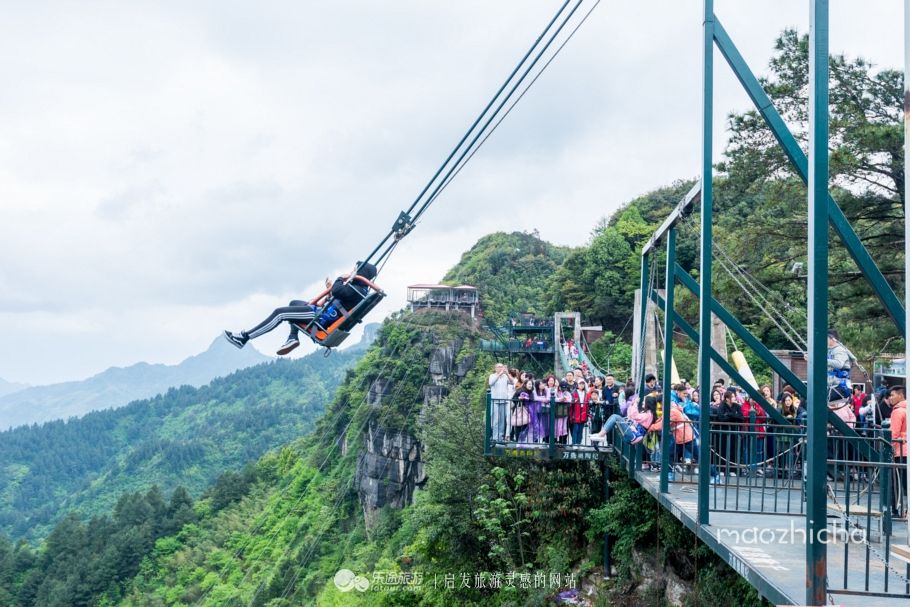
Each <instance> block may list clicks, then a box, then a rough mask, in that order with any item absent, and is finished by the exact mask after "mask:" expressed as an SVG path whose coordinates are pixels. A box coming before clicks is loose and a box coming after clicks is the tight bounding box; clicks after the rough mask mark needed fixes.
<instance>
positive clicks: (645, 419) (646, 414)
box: [591, 396, 657, 444]
mask: <svg viewBox="0 0 910 607" xmlns="http://www.w3.org/2000/svg"><path fill="white" fill-rule="evenodd" d="M656 408H657V400H656V399H655V398H654V396H646V397H645V400H644V402H643V403H642V410H641V411H638V409H637V407H635V405H634V403H633V404H632V405H631V406H630V407H629V417H623V416H622V415H619V414H618V413H614V414H613V415H611V416H610V417H609V419H607V423H605V424H604V427H603V429H601V431H600V432H598V433H597V434H592V435H591V441H592V442H593V441H597V442H603V441H606V442H607V444H612V433H613V428H615V427H616V426H617V425H618V426H619V427H620V428H621V429H622V432H623V435H624V436H628V433H629V432H630V431H631V430H632V424H633V423H635V424H638V425H639V426H641V427H642V428H648V427H650V426H651V424H652V423H653V421H654V412H655V410H656Z"/></svg>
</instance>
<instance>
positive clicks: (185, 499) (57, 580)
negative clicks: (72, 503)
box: [0, 487, 196, 607]
mask: <svg viewBox="0 0 910 607" xmlns="http://www.w3.org/2000/svg"><path fill="white" fill-rule="evenodd" d="M195 520H196V515H195V513H194V511H193V503H192V500H191V499H190V498H189V494H188V493H187V492H186V490H185V489H183V488H182V487H178V488H177V489H176V490H175V491H174V493H173V494H172V495H171V498H170V500H169V501H165V499H164V496H163V495H162V494H161V491H160V490H159V489H158V487H152V488H151V489H149V490H148V492H146V493H145V494H142V493H130V494H124V495H123V496H121V497H120V499H119V500H118V501H117V505H116V507H115V509H114V512H113V515H112V516H110V517H107V516H104V517H95V518H93V519H91V520H90V521H88V522H87V523H85V522H83V521H82V520H81V519H80V518H79V517H78V516H77V515H75V514H69V515H67V516H66V517H64V518H63V519H62V520H61V521H60V523H58V524H57V526H56V527H54V530H53V531H52V532H51V533H50V535H48V537H47V541H46V542H45V545H44V549H43V550H42V551H41V552H40V553H34V552H32V551H31V550H30V548H29V547H28V546H27V545H26V544H25V543H24V542H20V543H19V544H17V545H15V546H12V545H11V544H10V543H9V542H8V541H3V542H0V596H3V597H6V599H7V600H6V601H4V602H3V604H4V605H18V606H19V607H31V606H32V605H35V606H39V605H40V606H42V607H44V606H54V607H56V606H59V607H81V606H86V607H88V606H90V605H95V604H98V605H113V604H115V603H116V602H117V601H119V599H120V597H121V596H122V591H123V588H124V584H128V583H129V582H130V580H131V578H132V577H133V576H135V575H136V574H137V573H138V572H139V570H140V567H141V564H142V562H143V559H144V558H145V557H146V555H147V554H149V553H150V552H151V551H152V550H153V549H154V551H155V553H156V554H170V553H172V552H174V550H176V547H177V545H178V544H179V540H178V539H177V538H174V537H169V536H170V534H173V533H176V532H177V531H179V530H180V529H181V528H182V527H183V526H184V525H188V524H191V523H193V522H194V521H195Z"/></svg>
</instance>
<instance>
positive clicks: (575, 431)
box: [569, 379, 591, 445]
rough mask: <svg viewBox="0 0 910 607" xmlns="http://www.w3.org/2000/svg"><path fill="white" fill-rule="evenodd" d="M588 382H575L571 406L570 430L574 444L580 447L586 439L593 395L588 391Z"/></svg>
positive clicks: (581, 380)
mask: <svg viewBox="0 0 910 607" xmlns="http://www.w3.org/2000/svg"><path fill="white" fill-rule="evenodd" d="M587 386H588V384H587V382H586V381H585V380H583V379H579V380H578V381H577V382H575V390H573V391H572V404H571V405H570V406H569V430H570V431H571V433H572V444H573V445H580V444H581V441H582V438H583V437H584V430H585V424H587V423H588V408H589V405H590V401H591V395H590V394H589V393H588V390H587Z"/></svg>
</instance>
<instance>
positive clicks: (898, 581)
mask: <svg viewBox="0 0 910 607" xmlns="http://www.w3.org/2000/svg"><path fill="white" fill-rule="evenodd" d="M808 5H809V9H810V15H811V19H810V34H809V53H810V73H809V79H808V85H809V132H808V138H809V152H808V154H806V153H804V152H803V150H802V149H801V148H800V146H799V144H798V142H797V139H796V137H795V136H794V135H793V133H792V132H791V131H790V130H789V128H788V127H787V125H786V124H785V122H784V120H783V119H782V117H781V115H780V113H779V112H778V110H777V108H775V106H774V104H773V103H772V101H771V99H770V97H769V96H768V94H767V93H766V91H765V90H764V89H763V87H762V85H761V82H760V81H759V79H758V78H757V77H756V76H755V74H754V73H753V72H752V70H751V68H750V67H749V65H748V64H747V62H746V61H745V60H744V58H743V56H742V55H741V54H740V52H739V50H738V49H737V46H736V44H735V43H734V41H733V39H732V38H731V37H730V35H729V34H728V33H727V31H726V29H725V28H724V26H723V23H722V20H721V19H720V17H719V16H718V15H717V14H716V13H715V10H714V0H704V13H703V38H702V45H703V61H702V80H701V84H702V87H701V94H702V115H701V122H702V127H703V128H702V137H701V154H700V160H701V164H700V179H699V180H698V182H697V183H696V184H695V185H694V186H693V187H692V189H691V190H690V191H689V192H688V193H687V194H686V195H685V196H684V197H683V198H682V199H681V200H679V202H678V204H677V205H676V207H675V209H674V210H673V211H672V212H671V213H670V215H669V216H667V217H666V219H665V220H664V222H663V223H662V225H661V226H660V227H659V228H658V229H657V231H655V232H654V234H653V236H652V237H651V238H650V240H649V241H648V242H647V244H646V245H645V247H644V248H643V250H642V252H641V285H640V291H641V294H642V301H644V302H653V303H654V304H655V305H656V306H657V307H658V309H659V310H660V311H661V313H662V316H663V326H662V327H661V329H662V331H661V332H662V334H663V335H664V336H665V339H664V340H663V344H662V364H661V367H660V368H659V369H658V375H659V376H660V378H661V380H662V383H663V385H664V386H665V389H664V390H663V399H664V400H663V411H665V412H667V411H669V410H670V407H671V390H670V389H669V385H670V378H671V377H672V367H671V365H672V361H673V347H674V340H673V339H672V338H669V337H668V336H672V335H674V333H678V332H681V333H682V334H683V335H685V336H686V337H687V338H688V339H689V340H691V341H692V343H693V344H695V345H696V346H697V349H698V377H697V385H698V386H699V390H700V393H699V396H700V401H701V403H705V404H707V403H710V402H711V396H712V395H711V390H712V383H713V379H714V377H713V376H712V365H713V366H714V368H717V369H720V371H721V372H722V373H724V374H726V375H727V376H728V377H729V378H731V380H732V381H733V382H735V383H736V384H737V385H738V386H740V387H742V388H743V389H745V390H746V392H747V393H748V394H749V396H750V397H751V398H752V399H754V400H755V402H757V403H759V404H760V405H761V406H762V407H763V408H764V413H765V415H766V416H767V421H764V422H762V423H759V422H758V421H757V420H756V419H755V416H754V413H753V414H752V417H751V418H750V419H749V420H747V422H746V423H744V424H724V423H720V422H716V421H713V420H711V418H710V416H708V415H701V416H700V417H699V419H698V420H697V421H693V422H687V423H690V424H691V426H692V430H693V431H694V432H695V434H696V435H697V436H699V437H700V439H699V440H698V441H696V443H697V448H696V449H695V451H694V452H693V453H691V454H690V455H691V457H689V458H686V459H685V463H684V464H683V465H681V466H676V467H674V466H672V465H671V453H672V452H673V451H674V447H673V445H672V444H671V442H670V441H671V435H672V432H671V425H670V424H671V420H670V415H668V414H665V415H663V416H662V420H663V421H662V423H663V426H662V429H661V433H660V445H659V448H658V449H657V451H658V452H659V453H660V458H661V460H660V462H659V464H660V465H659V472H655V471H651V470H648V469H645V468H644V467H643V466H642V454H643V447H642V445H641V444H640V443H639V444H634V445H633V444H629V443H626V442H624V441H623V438H622V434H621V432H620V431H619V429H616V430H615V431H614V434H613V436H611V437H609V440H608V443H607V444H598V443H596V442H592V441H591V440H590V437H589V436H584V437H583V439H582V441H581V442H580V443H579V444H563V443H560V442H559V441H558V438H557V432H556V418H557V417H558V416H559V415H560V413H558V412H557V407H559V403H557V402H556V401H555V400H553V401H551V402H550V406H549V411H550V412H552V413H556V414H555V415H549V416H548V418H547V423H548V424H549V428H548V430H549V431H548V432H546V433H544V434H545V436H544V440H541V439H540V438H539V437H538V438H537V440H534V441H524V442H519V441H516V440H515V439H514V437H511V436H509V435H508V433H507V432H506V431H505V428H497V427H496V424H494V420H499V419H503V417H502V416H501V415H500V416H496V415H494V410H495V409H496V407H501V406H504V405H505V403H497V402H496V401H495V400H493V399H491V398H488V405H487V423H486V428H487V429H486V436H485V450H486V453H487V454H488V455H490V456H494V457H509V458H524V459H535V460H557V459H558V460H606V459H609V458H617V459H618V461H619V462H620V463H621V465H622V466H623V468H624V469H625V470H626V471H627V473H628V474H629V475H630V476H631V477H633V478H634V479H635V480H636V481H638V483H639V484H640V485H641V486H642V487H643V488H644V489H645V490H647V492H648V493H649V494H650V495H651V496H652V497H653V498H654V499H655V500H656V501H657V502H659V503H660V505H661V506H662V507H663V508H665V509H666V510H667V511H669V512H670V513H672V515H673V516H675V517H676V518H677V519H679V520H680V521H681V522H682V523H683V524H684V525H686V527H688V528H689V529H690V530H691V531H692V532H693V533H694V534H695V535H697V536H698V538H699V539H700V540H701V541H702V542H704V543H705V544H706V545H707V546H708V547H710V548H711V549H712V550H713V551H714V552H715V553H717V554H718V555H719V556H720V557H721V558H722V559H724V560H725V561H726V562H727V563H729V565H730V566H731V567H732V568H733V569H734V570H735V571H736V572H737V573H739V574H740V575H741V576H743V577H744V578H745V579H746V580H748V581H749V582H750V583H751V584H752V585H753V586H754V587H755V588H756V589H757V590H758V591H759V592H760V593H761V595H762V596H764V597H765V598H766V599H767V600H769V601H771V602H772V603H774V604H777V605H789V604H801V605H827V604H843V605H891V604H894V605H897V604H910V603H908V599H910V546H908V543H910V537H908V531H910V530H908V526H907V521H906V518H898V517H896V516H894V515H893V513H892V510H893V508H892V504H893V503H894V502H895V500H896V499H897V498H899V497H900V496H899V495H898V492H899V490H900V483H901V481H902V479H906V478H908V471H907V466H906V464H905V463H896V461H895V458H894V453H893V446H894V441H893V440H892V438H893V437H891V435H890V431H889V429H888V428H887V426H886V427H884V428H877V429H873V430H870V431H864V432H858V431H857V429H855V428H854V427H852V426H850V425H848V424H847V423H845V422H844V421H843V419H841V417H839V416H838V415H837V414H836V413H835V412H834V411H832V410H831V409H830V408H829V406H828V390H829V388H828V381H827V379H828V378H827V366H826V358H827V329H828V326H829V315H828V303H829V302H828V291H829V289H828V286H829V283H828V271H829V270H828V265H829V263H828V262H829V248H830V243H829V233H828V230H829V226H830V228H832V230H833V232H834V234H836V236H837V238H838V239H839V241H840V244H841V245H842V246H843V247H844V249H845V250H846V251H847V252H848V253H849V255H850V257H851V258H852V260H853V261H854V262H855V264H856V266H857V268H858V270H859V272H860V273H861V274H862V276H863V277H864V278H865V280H866V281H867V282H868V284H869V285H870V286H871V288H872V290H873V291H874V293H875V295H876V296H877V298H878V301H879V303H880V305H881V306H882V307H883V309H884V310H885V311H886V313H887V314H888V316H889V317H890V318H891V320H892V321H893V323H894V325H895V327H896V329H897V331H898V332H899V333H900V334H901V335H904V336H906V328H907V325H908V318H907V310H906V309H905V307H904V305H903V304H902V303H901V301H900V298H899V297H898V295H897V294H896V293H895V291H894V290H893V288H892V286H891V285H890V284H889V283H888V281H887V280H886V278H885V276H884V275H883V273H882V272H881V271H880V269H879V268H878V266H877V265H876V263H875V262H874V260H873V259H872V257H871V256H870V254H869V252H868V251H867V249H866V248H865V246H864V245H863V243H862V242H861V240H860V238H859V237H858V236H857V233H856V231H855V230H854V229H853V227H852V226H851V224H850V222H849V220H848V219H847V218H846V216H845V215H844V213H843V211H842V210H841V208H840V207H839V206H838V203H837V201H836V200H835V199H834V197H832V195H831V193H830V192H829V154H828V150H829V126H828V124H829V54H830V53H829V3H828V1H827V0H810V2H809V3H808ZM904 8H905V17H904V19H905V21H904V32H905V34H904V35H905V48H906V49H907V57H906V62H907V65H910V2H905V3H904ZM715 50H716V51H718V52H719V55H720V57H722V58H723V60H724V62H725V63H726V64H727V68H729V69H730V70H731V71H732V73H733V74H734V76H735V77H736V79H737V80H738V82H739V84H740V85H741V86H742V88H743V90H744V91H745V92H746V94H747V95H748V97H749V98H750V100H751V101H752V103H753V104H754V106H755V108H756V110H757V111H758V114H759V115H760V116H761V118H762V119H763V120H764V122H765V124H766V125H767V127H768V128H769V129H770V131H771V133H773V136H774V138H775V139H776V142H777V144H778V145H779V146H780V148H781V150H782V151H783V153H784V154H785V156H786V158H787V159H788V161H789V162H790V163H791V164H792V165H793V167H794V169H795V170H796V172H797V173H798V175H799V176H800V177H801V178H802V179H803V180H804V181H805V183H806V185H807V186H808V196H807V202H808V239H807V240H808V263H807V264H806V266H807V267H806V268H805V270H806V275H807V279H808V290H807V292H808V305H807V309H806V323H807V327H808V330H807V333H806V334H805V335H803V334H802V333H800V332H799V331H797V330H796V329H795V328H794V327H793V326H791V325H790V324H789V323H788V322H786V318H783V319H782V320H781V319H780V316H779V315H776V316H775V315H773V314H771V316H775V318H776V320H775V325H776V326H777V328H778V329H779V330H780V331H781V332H782V334H784V335H785V336H787V337H788V339H790V340H791V341H792V342H793V343H794V344H795V345H796V347H797V348H798V349H799V350H801V351H803V352H805V357H806V360H807V365H808V369H807V379H806V380H805V381H803V380H802V379H800V378H799V377H798V376H797V375H796V374H795V373H794V372H793V371H792V370H791V369H790V367H789V366H787V365H785V364H784V363H783V362H782V361H781V360H780V359H779V358H778V357H777V356H775V355H774V353H772V352H771V350H770V349H769V348H768V347H766V346H765V345H764V344H763V343H762V342H761V341H760V340H759V339H757V338H756V337H755V336H754V335H753V334H752V333H751V332H750V331H749V330H748V329H747V328H746V327H745V326H744V324H743V323H742V322H740V321H739V320H738V319H737V318H736V317H735V316H734V315H733V314H731V313H730V312H729V311H728V310H727V309H726V308H724V307H723V306H722V305H721V304H720V303H719V302H718V301H717V300H716V299H715V298H714V296H713V292H712V283H713V277H714V270H715V268H719V269H721V270H722V271H725V272H728V273H729V274H730V275H731V276H733V278H734V281H736V282H737V283H741V284H740V286H741V287H742V288H743V289H744V290H745V291H746V292H747V293H751V295H750V297H752V298H754V299H753V301H754V303H756V305H757V306H758V307H759V308H761V309H762V310H763V311H766V313H769V314H770V311H769V310H768V308H770V307H771V306H772V304H773V302H772V301H771V300H770V299H769V297H768V296H767V293H764V294H763V293H762V289H761V288H760V286H759V285H757V284H755V283H750V282H749V280H750V277H749V276H748V275H746V274H744V273H743V272H742V271H741V270H740V269H739V268H737V267H736V264H735V263H733V262H732V260H731V259H730V256H729V255H728V254H727V253H726V252H725V251H723V250H722V249H721V248H719V247H718V246H717V244H716V243H715V242H714V238H713V223H714V222H713V220H714V216H715V212H714V193H713V184H712V178H713V170H714V161H715V158H714V151H713V148H712V145H713V126H712V125H713V119H714V115H715V109H714V103H713V97H714V76H715V61H714V60H715ZM908 81H910V78H908V74H907V70H906V69H905V78H904V82H905V87H906V86H907V83H908ZM908 116H910V93H905V121H906V119H907V118H906V117H908ZM907 142H908V135H907V129H905V158H906V157H907V156H908V155H910V154H908V153H906V151H907V150H908V149H910V145H908V143H907ZM904 187H905V188H906V187H907V186H906V185H905V186H904ZM906 194H907V192H906V189H905V192H904V195H905V199H906ZM696 213H697V217H698V219H697V223H695V220H694V219H693V218H694V217H695V215H696ZM905 215H906V214H905ZM906 221H908V220H907V218H906V217H905V222H906ZM905 230H906V231H905V233H907V234H910V223H906V224H905ZM680 238H694V239H697V242H698V245H699V250H700V258H699V268H698V280H696V279H695V278H694V277H693V276H692V275H691V274H690V273H689V272H687V271H686V270H685V269H683V268H682V267H681V266H680V265H679V264H678V263H677V261H676V254H677V250H678V242H677V241H678V240H679V239H680ZM906 240H907V242H908V243H910V239H906ZM906 244H907V243H905V246H906ZM905 253H907V250H906V249H905ZM907 259H910V256H908V257H907ZM905 285H906V287H905V288H906V289H910V277H907V278H906V280H905ZM677 287H679V288H681V289H683V290H685V291H688V292H690V293H691V294H692V295H693V296H694V297H695V298H697V301H698V323H697V326H693V325H692V324H691V323H689V322H687V321H686V319H685V318H683V316H682V315H680V313H679V312H678V310H677V309H676V297H675V293H676V290H677ZM908 298H910V292H905V297H904V301H908V300H910V299H908ZM648 308H649V306H648V305H641V306H638V313H637V317H636V318H635V319H634V322H635V323H636V324H637V326H636V327H635V329H636V331H637V333H638V335H639V336H640V339H638V340H637V349H636V353H635V360H636V367H637V368H636V371H637V372H636V373H635V380H636V382H637V392H638V398H639V402H641V401H642V400H643V399H644V397H645V394H646V387H645V385H644V365H643V361H644V358H645V357H644V354H643V352H642V348H643V344H644V343H645V341H646V340H645V339H644V337H645V336H646V335H647V331H648V325H649V323H648V322H647V317H648ZM718 322H719V323H720V324H721V325H722V327H723V329H722V330H723V331H725V332H726V331H729V332H730V333H731V334H732V335H733V336H735V338H736V339H738V340H739V342H741V343H742V344H744V345H745V346H746V347H747V348H748V349H749V350H751V351H752V353H754V354H755V355H756V356H757V357H758V358H759V359H760V360H762V361H763V362H764V363H765V364H767V365H768V366H769V367H770V368H771V369H772V370H773V372H775V373H776V374H778V375H779V376H780V377H781V379H782V381H784V382H786V383H788V384H789V385H790V386H792V387H793V388H794V389H795V391H796V393H797V394H798V395H799V397H800V398H801V399H802V400H803V402H805V403H806V409H807V412H808V417H807V420H806V421H805V423H804V424H797V423H794V421H793V420H792V419H788V418H785V417H784V416H783V415H781V413H780V412H779V411H778V410H777V409H776V408H775V407H773V406H772V405H770V404H768V405H767V406H765V404H766V402H767V401H766V400H765V399H764V398H763V396H762V395H761V394H760V393H759V391H758V389H757V387H755V386H754V385H753V383H752V382H750V381H748V380H747V378H745V377H743V374H742V373H741V369H738V368H737V366H736V365H734V364H731V363H730V362H729V361H728V360H727V357H726V354H725V353H724V352H721V351H719V350H720V348H718V347H717V328H716V326H717V325H716V323H718ZM721 343H723V341H721ZM905 343H907V340H905ZM908 347H910V345H908ZM557 349H558V342H557ZM548 354H550V352H548ZM907 356H908V357H907V358H906V360H910V352H908V353H907ZM760 444H763V446H761V447H760V446H759V445H760ZM604 469H605V487H604V491H605V497H606V498H608V497H609V467H606V466H605V467H604ZM905 486H906V484H905ZM604 559H605V566H606V568H605V571H606V572H607V573H608V572H609V571H610V568H609V566H610V565H609V538H605V546H604Z"/></svg>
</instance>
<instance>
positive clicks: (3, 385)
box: [0, 377, 28, 396]
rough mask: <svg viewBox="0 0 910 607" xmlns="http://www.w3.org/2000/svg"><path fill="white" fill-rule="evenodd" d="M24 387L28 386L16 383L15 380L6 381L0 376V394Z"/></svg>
mask: <svg viewBox="0 0 910 607" xmlns="http://www.w3.org/2000/svg"><path fill="white" fill-rule="evenodd" d="M25 388H28V386H27V385H25V384H17V383H15V382H11V381H6V380H5V379H3V378H2V377H0V396H6V395H7V394H11V393H13V392H17V391H19V390H24V389H25Z"/></svg>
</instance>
